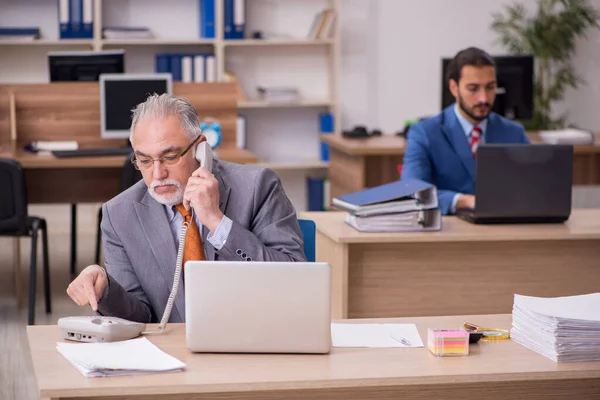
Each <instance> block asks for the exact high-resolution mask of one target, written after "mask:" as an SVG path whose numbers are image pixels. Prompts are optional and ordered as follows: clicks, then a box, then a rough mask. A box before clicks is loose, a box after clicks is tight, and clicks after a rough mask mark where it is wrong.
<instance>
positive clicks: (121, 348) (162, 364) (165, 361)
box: [56, 337, 186, 377]
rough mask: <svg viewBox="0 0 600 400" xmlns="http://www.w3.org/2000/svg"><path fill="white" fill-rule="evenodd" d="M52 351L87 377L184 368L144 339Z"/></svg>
mask: <svg viewBox="0 0 600 400" xmlns="http://www.w3.org/2000/svg"><path fill="white" fill-rule="evenodd" d="M56 348H57V350H58V352H59V353H60V354H62V356H63V357H65V358H66V359H67V360H68V361H69V362H71V364H73V366H75V368H77V370H79V372H81V373H82V374H83V375H84V376H87V377H95V376H109V375H131V374H141V373H151V372H166V371H176V370H181V369H183V368H185V366H186V365H185V364H184V363H182V362H181V361H179V360H178V359H176V358H174V357H172V356H170V355H168V354H167V353H165V352H163V351H162V350H160V349H159V348H158V347H156V346H155V345H154V344H153V343H152V342H150V341H149V340H148V339H146V338H145V337H142V338H138V339H131V340H124V341H121V342H112V343H64V342H58V343H57V344H56Z"/></svg>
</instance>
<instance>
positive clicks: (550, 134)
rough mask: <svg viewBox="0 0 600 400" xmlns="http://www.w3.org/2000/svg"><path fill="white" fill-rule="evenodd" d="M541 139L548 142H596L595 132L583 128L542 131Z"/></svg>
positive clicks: (575, 143) (580, 143) (582, 143)
mask: <svg viewBox="0 0 600 400" xmlns="http://www.w3.org/2000/svg"><path fill="white" fill-rule="evenodd" d="M539 135H540V140H541V141H542V142H543V143H548V144H573V145H578V144H579V145H585V144H593V143H594V134H593V133H592V132H590V131H584V130H581V129H563V130H556V131H540V133H539Z"/></svg>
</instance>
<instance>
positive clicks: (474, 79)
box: [402, 47, 529, 214]
mask: <svg viewBox="0 0 600 400" xmlns="http://www.w3.org/2000/svg"><path fill="white" fill-rule="evenodd" d="M448 84H449V87H450V92H451V93H452V95H453V96H454V98H455V99H456V102H455V103H454V104H453V105H451V106H449V107H447V108H446V109H444V110H443V111H442V113H441V114H439V115H437V116H435V117H432V118H429V119H426V120H423V121H420V122H418V123H416V124H414V125H412V126H411V127H410V129H409V133H408V138H407V143H406V151H405V154H404V165H403V169H402V179H415V178H416V179H421V180H423V181H426V182H430V183H431V184H433V185H435V186H436V187H437V189H438V196H439V202H440V208H441V211H442V213H443V214H454V213H455V212H456V211H457V210H460V209H474V208H475V196H474V193H475V159H476V155H477V146H478V145H479V144H482V143H529V139H528V138H527V136H526V135H525V130H524V129H523V127H522V126H521V125H519V124H517V123H515V122H513V121H510V120H508V119H506V118H504V117H502V116H500V115H498V114H496V113H494V112H492V107H493V105H494V99H495V97H496V87H497V82H496V67H495V63H494V60H493V58H492V57H490V55H489V54H487V53H486V52H485V51H483V50H481V49H478V48H475V47H470V48H467V49H465V50H462V51H460V52H458V53H457V54H456V56H455V57H454V58H453V59H452V61H451V62H450V64H449V66H448ZM498 168H502V166H501V165H498Z"/></svg>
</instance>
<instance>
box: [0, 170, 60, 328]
mask: <svg viewBox="0 0 600 400" xmlns="http://www.w3.org/2000/svg"><path fill="white" fill-rule="evenodd" d="M0 187H2V195H0V236H12V237H22V236H29V237H30V238H31V260H30V264H29V310H28V318H27V323H28V325H33V324H34V320H35V294H36V289H37V242H38V240H37V239H38V231H41V232H42V252H43V263H44V300H45V303H46V313H47V314H50V313H51V312H52V310H51V304H50V268H49V265H48V231H47V226H46V220H45V219H43V218H40V217H34V216H30V215H27V205H28V203H27V190H26V188H25V174H24V172H23V167H21V164H19V163H18V162H17V161H16V160H13V159H7V158H3V159H0Z"/></svg>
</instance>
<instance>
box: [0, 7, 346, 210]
mask: <svg viewBox="0 0 600 400" xmlns="http://www.w3.org/2000/svg"><path fill="white" fill-rule="evenodd" d="M198 3H199V0H177V1H176V2H164V1H161V0H94V1H93V8H94V28H93V29H94V31H93V38H92V39H60V38H59V32H58V7H57V1H56V0H51V1H49V0H27V1H26V2H23V1H20V0H3V1H2V2H1V4H0V26H12V27H18V26H39V27H40V32H41V38H40V39H37V40H33V41H23V40H0V71H2V72H0V83H43V82H48V72H47V59H46V53H47V52H49V51H62V50H93V51H101V50H110V49H118V48H123V49H125V51H126V65H125V68H126V72H127V73H151V72H155V55H156V54H159V53H192V52H194V53H200V52H203V53H206V52H210V53H214V55H215V63H216V80H217V81H225V76H226V73H234V74H235V75H236V78H237V80H238V81H239V83H240V86H241V87H242V88H243V91H244V92H245V93H246V99H244V100H240V101H239V103H238V110H239V114H240V115H242V116H244V117H245V118H246V134H247V138H246V143H247V148H248V149H249V150H250V151H252V152H253V153H255V154H257V155H258V156H259V157H260V159H261V165H265V166H268V167H272V168H273V169H275V170H281V171H285V174H284V175H285V177H286V180H287V182H284V186H286V185H288V186H290V185H291V186H298V185H300V186H305V183H304V179H305V177H306V176H307V175H311V174H317V175H318V174H322V173H324V172H326V170H327V166H328V164H327V162H323V161H321V160H320V131H319V122H318V118H319V114H320V113H324V112H326V113H331V114H332V115H333V116H334V121H335V128H334V131H336V130H339V129H338V128H339V123H340V115H339V106H338V104H339V101H338V83H337V81H338V76H339V72H340V56H341V49H340V28H339V26H340V24H339V18H340V10H341V0H310V1H306V0H246V1H245V8H246V11H245V18H246V20H245V22H246V32H245V37H246V38H245V39H236V40H232V39H225V38H224V26H223V24H222V23H217V24H216V26H215V38H208V39H207V38H202V37H200V26H199V4H198ZM224 3H225V0H215V21H217V22H219V21H223V16H224V11H225V10H224V7H225V4H224ZM32 8H34V9H35V10H36V12H35V13H32V12H31V9H32ZM326 8H331V9H333V10H335V13H336V17H337V19H336V23H335V24H334V28H333V30H332V35H331V37H328V38H324V39H308V38H307V36H308V32H309V30H310V28H311V25H312V23H313V20H314V19H315V16H316V15H317V14H318V13H319V12H320V11H321V10H324V9H326ZM103 26H147V27H149V28H150V30H151V31H152V32H153V34H154V37H153V38H151V39H106V38H104V37H103V33H102V27H103ZM257 30H261V31H265V32H267V33H270V34H271V33H276V35H269V36H267V38H265V39H253V38H251V37H252V33H253V32H254V31H257ZM7 58H8V60H7ZM18 60H26V62H27V63H28V65H31V68H30V69H29V70H26V71H24V70H23V69H22V65H23V64H22V62H19V61H18ZM259 85H260V86H267V87H268V86H288V85H294V86H297V87H298V90H299V92H300V95H301V96H300V100H299V101H297V102H294V103H274V102H268V101H263V100H261V99H260V98H259V97H258V96H257V95H256V94H255V93H256V87H257V86H259ZM199 112H200V114H202V110H199ZM294 171H296V172H297V174H294V173H293V172H294ZM294 191H295V192H297V190H294ZM292 200H293V202H294V203H295V205H297V208H298V209H300V210H302V209H305V207H304V200H303V199H296V201H294V199H292Z"/></svg>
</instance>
